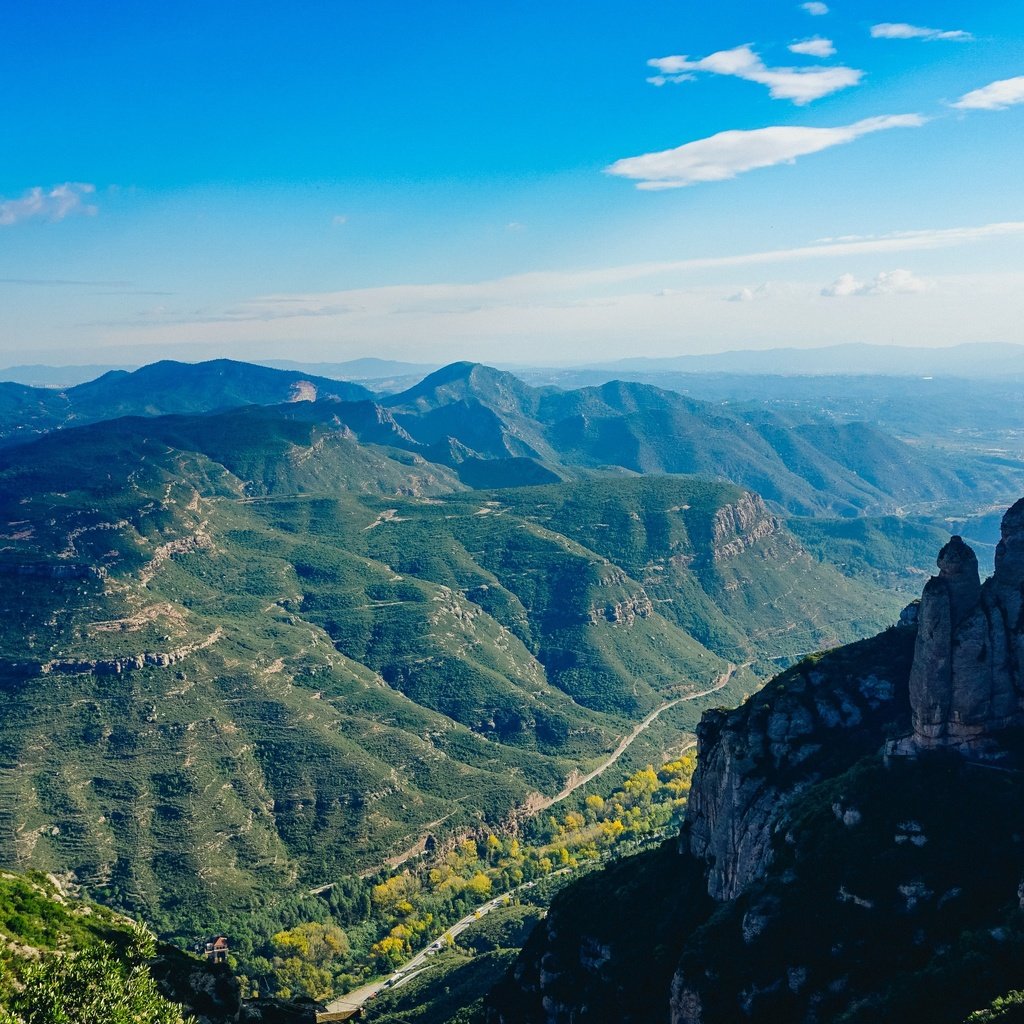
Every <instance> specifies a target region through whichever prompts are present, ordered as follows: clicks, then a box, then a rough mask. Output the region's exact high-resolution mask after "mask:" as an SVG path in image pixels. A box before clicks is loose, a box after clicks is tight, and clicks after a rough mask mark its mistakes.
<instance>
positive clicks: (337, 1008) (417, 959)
mask: <svg viewBox="0 0 1024 1024" xmlns="http://www.w3.org/2000/svg"><path fill="white" fill-rule="evenodd" d="M748 664H749V662H748ZM746 667H747V666H746V665H733V664H732V662H730V663H729V667H728V668H727V669H726V670H725V672H723V673H722V674H721V675H720V676H719V677H718V680H717V681H716V682H715V685H714V686H712V687H711V688H710V689H707V690H701V691H700V693H690V694H687V695H686V696H685V697H676V698H675V699H674V700H670V701H666V702H665V703H664V704H661V705H659V706H658V707H656V708H655V709H654V710H653V711H652V712H651V713H650V714H649V715H647V717H646V718H644V719H643V720H642V721H640V722H638V723H637V724H636V725H635V726H634V727H633V729H632V730H631V731H630V732H629V733H628V734H627V735H626V736H625V737H624V738H623V739H622V741H621V742H620V743H619V745H618V746H617V747H616V748H615V749H614V750H613V751H612V753H611V754H610V755H609V757H608V758H607V759H606V760H604V761H602V762H601V764H599V765H598V766H597V767H596V768H595V769H594V770H593V771H592V772H588V773H587V774H586V775H583V776H581V777H580V778H578V779H575V780H574V781H573V782H572V783H571V784H569V785H567V786H566V787H565V789H563V790H562V791H561V792H560V793H557V794H556V795H555V796H553V797H548V798H546V799H545V800H544V802H542V803H539V804H538V805H536V807H537V810H538V811H542V810H546V809H547V808H548V807H551V806H552V805H553V804H557V803H558V802H559V801H561V800H564V799H565V798H566V797H568V796H570V795H571V794H572V793H574V792H575V791H576V790H577V789H579V788H580V786H585V785H586V784H587V783H588V782H591V781H592V780H593V779H596V778H597V777H598V776H599V775H600V774H601V773H602V772H604V771H607V770H608V768H610V767H611V766H612V765H613V764H615V762H616V761H618V759H619V758H620V757H622V755H623V754H624V753H625V752H626V751H627V750H628V749H629V747H630V745H631V744H632V743H633V742H634V741H635V740H636V738H637V737H638V736H639V735H640V734H641V733H642V732H643V731H644V730H645V729H647V728H649V727H650V726H651V724H652V723H654V722H655V721H656V720H657V718H658V716H659V715H661V714H662V713H663V712H665V711H668V709H669V708H674V707H675V706H676V705H677V704H683V703H685V702H687V701H691V700H700V698H701V697H710V696H711V694H713V693H717V692H718V691H719V690H721V689H722V688H723V687H725V686H728V684H729V681H730V680H731V679H732V677H733V676H734V675H735V674H736V672H737V671H738V670H739V669H740V668H746ZM694 746H696V740H694V741H693V742H692V743H691V744H689V745H688V746H687V747H685V748H684V750H689V749H691V748H692V747H694ZM567 870H570V869H568V868H560V869H559V870H558V871H555V872H552V874H556V875H557V874H562V873H563V872H564V871H567ZM536 884H537V883H536V882H525V883H524V884H523V885H520V886H518V887H517V888H515V889H510V890H509V891H508V892H505V893H502V894H501V895H500V896H495V897H494V898H493V899H491V900H488V901H487V902H486V903H484V904H483V905H482V906H479V907H477V908H476V909H475V910H474V911H473V912H472V913H471V914H467V915H466V916H465V917H464V918H462V919H461V920H459V921H456V922H455V924H453V925H452V926H451V927H450V928H449V929H448V930H447V931H445V932H442V933H441V934H440V935H439V936H438V937H437V938H436V939H434V941H433V942H432V943H431V944H430V945H429V946H427V947H426V949H422V950H420V952H419V953H417V954H416V955H415V956H414V957H413V958H412V959H411V960H407V961H406V962H405V963H404V964H403V965H402V966H401V967H400V968H399V969H398V970H397V971H395V972H394V973H393V974H391V975H389V976H388V977H386V978H381V979H380V980H379V981H373V982H370V984H368V985H363V986H362V987H361V988H357V989H353V990H352V991H351V992H348V993H346V994H345V995H343V996H341V997H339V998H338V999H335V1000H334V1002H333V1003H331V1004H330V1005H329V1006H328V1007H327V1012H328V1013H332V1014H333V1013H343V1012H345V1011H346V1010H355V1009H358V1008H359V1007H360V1006H362V1005H363V1004H364V1003H365V1002H367V1000H369V999H372V998H373V997H374V996H375V995H376V994H377V993H378V992H380V991H381V989H384V988H395V987H396V986H398V985H400V984H401V983H402V982H403V981H405V980H408V978H409V976H410V975H411V974H412V973H413V972H416V971H419V970H421V969H422V968H423V967H425V966H426V963H427V960H428V959H429V958H430V957H432V956H433V955H434V954H435V953H437V952H438V951H439V950H440V949H442V948H443V947H444V946H445V945H446V944H447V943H448V941H449V940H451V939H454V938H455V937H456V936H457V935H459V934H460V933H461V932H463V931H465V930H466V929H467V928H468V927H469V926H470V925H471V924H472V923H473V922H474V921H477V920H479V919H480V918H481V917H483V916H484V915H485V914H489V913H490V912H491V911H492V910H494V909H495V908H496V907H500V906H501V905H502V904H503V903H506V902H507V901H508V900H510V899H511V898H512V897H513V896H515V895H516V894H517V893H520V892H523V891H524V890H525V889H530V888H532V887H533V886H534V885H536Z"/></svg>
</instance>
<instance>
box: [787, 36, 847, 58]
mask: <svg viewBox="0 0 1024 1024" xmlns="http://www.w3.org/2000/svg"><path fill="white" fill-rule="evenodd" d="M789 49H790V52H791V53H799V54H802V55H803V56H805V57H831V56H832V55H833V54H834V53H835V52H836V48H835V45H834V44H833V42H832V40H831V39H826V38H825V37H824V36H814V38H813V39H801V40H800V42H798V43H790V44H789Z"/></svg>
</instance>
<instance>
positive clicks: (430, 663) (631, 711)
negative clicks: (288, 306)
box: [0, 405, 898, 935]
mask: <svg viewBox="0 0 1024 1024" xmlns="http://www.w3.org/2000/svg"><path fill="white" fill-rule="evenodd" d="M305 408H306V409H310V408H311V407H310V406H309V405H306V406H305ZM384 426H385V428H386V429H387V430H388V431H390V430H391V428H390V427H389V426H388V425H387V424H385V425H384ZM0 531H2V533H3V539H2V547H3V549H2V551H0V573H2V578H3V583H4V585H3V588H2V590H0V594H2V597H0V610H2V619H0V622H2V626H0V659H2V661H0V687H2V699H3V706H4V714H3V716H2V717H0V859H2V860H3V861H5V862H7V863H11V864H16V865H21V866H37V867H41V868H45V869H48V870H53V871H58V872H63V873H66V874H68V875H69V877H72V878H74V879H75V880H77V881H78V882H79V883H81V884H82V885H84V886H85V887H86V889H87V891H89V892H90V893H92V894H93V895H96V896H100V897H103V898H104V899H106V900H109V901H111V902H113V903H115V904H117V905H120V906H123V907H127V908H130V909H133V910H138V911H142V912H145V913H146V914H147V916H149V917H150V919H155V920H156V921H157V923H158V924H159V925H160V926H161V927H162V928H163V929H164V930H165V931H167V932H173V933H177V934H180V935H190V934H192V933H196V932H198V933H201V932H203V931H205V930H207V928H208V927H209V926H210V925H209V922H210V919H211V917H213V916H214V915H216V918H217V920H218V921H221V922H223V923H222V924H221V925H220V926H221V927H224V926H226V924H227V923H228V922H229V921H230V919H231V915H232V914H242V915H244V914H246V913H248V912H249V911H250V910H251V909H253V908H261V907H263V908H265V907H267V906H274V905H280V904H283V903H287V901H288V900H290V899H293V898H295V897H297V895H298V894H300V893H301V892H303V891H305V889H307V888H308V887H310V886H313V885H315V884H319V883H324V882H328V881H332V880H334V879H336V878H338V877H341V876H343V875H345V874H347V873H352V872H357V871H362V870H366V869H369V868H372V867H373V866H375V865H378V864H380V863H381V862H382V861H383V860H384V858H386V857H388V856H391V855H396V854H400V853H401V852H402V851H403V850H406V849H408V848H414V847H415V846H416V844H417V843H419V842H422V840H423V839H424V837H425V836H426V835H427V834H428V833H435V834H443V833H445V832H446V831H449V830H455V829H460V828H467V827H472V826H474V825H475V824H477V823H479V822H480V821H481V820H482V819H484V820H486V821H488V822H491V823H495V822H498V821H500V820H502V819H504V818H505V817H507V816H508V815H509V814H510V813H514V812H515V810H516V809H517V808H522V807H524V806H530V805H531V804H535V803H536V802H537V794H545V793H546V794H553V793H555V792H557V791H558V790H559V789H560V788H561V787H562V786H563V784H564V783H565V781H566V779H567V778H568V777H569V776H570V774H571V773H572V772H574V771H585V770H587V769H589V768H592V767H594V766H596V765H598V764H600V763H601V762H602V760H603V758H604V757H605V756H606V755H607V753H608V752H609V751H611V750H612V749H613V748H614V747H615V745H616V743H617V742H618V739H619V738H620V737H621V736H623V735H624V734H625V733H627V732H628V731H629V730H630V727H631V723H634V722H636V721H638V720H639V719H641V718H642V717H643V716H644V715H645V714H647V713H648V712H650V711H651V710H653V709H655V708H657V707H659V706H660V704H661V703H663V702H667V701H668V700H670V699H672V698H674V697H677V696H680V695H685V694H687V693H692V692H695V691H698V690H704V689H708V688H709V686H713V685H715V682H716V680H720V679H721V678H723V677H724V676H726V675H727V674H728V672H729V666H730V663H732V664H733V665H739V664H742V663H746V662H751V663H753V664H752V665H751V667H750V668H747V669H743V670H740V671H737V672H735V673H734V674H732V675H730V676H729V678H731V679H732V682H731V683H730V689H728V690H725V691H722V692H721V694H719V695H718V697H719V699H720V700H721V701H730V700H731V701H735V700H736V699H738V698H739V697H740V696H741V695H742V693H744V692H749V691H750V690H752V689H753V688H755V687H756V686H757V685H758V682H757V679H756V677H755V676H754V675H753V674H752V671H754V670H757V669H758V668H759V667H762V666H765V665H766V662H767V659H772V658H788V657H791V656H793V655H795V654H797V653H799V652H802V651H806V650H810V649H815V648H817V647H819V646H821V645H823V644H826V645H827V644H829V643H834V642H837V641H840V640H843V639H845V638H847V637H849V636H851V635H856V634H859V633H861V632H863V631H865V630H869V629H871V628H874V627H875V626H876V625H880V624H883V623H884V622H887V621H889V620H890V619H891V618H892V616H893V614H894V613H895V610H896V608H895V604H897V603H898V602H896V601H895V600H894V599H886V598H884V597H879V595H878V594H877V593H876V592H874V591H871V590H869V589H866V588H865V587H864V586H863V585H861V584H859V583H857V582H855V581H851V580H846V579H844V578H843V577H841V576H840V575H839V573H837V572H836V571H835V570H834V569H832V568H830V567H828V566H826V565H823V564H821V563H819V562H816V561H814V560H813V559H812V558H811V557H810V556H808V555H807V554H806V553H805V552H804V551H803V549H802V548H801V546H800V544H799V543H798V542H797V541H796V540H795V539H794V538H793V536H792V535H791V534H789V533H788V532H787V531H786V530H785V528H784V527H783V526H782V524H781V523H780V522H779V521H778V520H777V519H776V518H775V517H774V516H773V515H771V514H770V513H769V511H768V510H767V509H766V508H765V506H764V504H763V503H762V502H761V501H760V499H758V498H757V497H756V496H754V495H751V494H749V493H748V492H744V491H742V490H740V489H739V488H737V487H735V486H733V485H728V484H719V483H707V482H701V481H696V480H693V479H688V478H673V477H657V478H655V477H652V478H622V477H601V478H594V479H585V480H581V481H578V482H576V483H562V484H554V485H548V486H544V487H537V488H514V489H510V490H495V491H486V492H472V491H467V490H465V487H464V485H463V484H461V483H460V482H459V481H458V480H457V479H456V477H455V476H454V475H453V474H452V473H451V472H450V471H449V470H448V469H446V468H444V467H442V466H438V465H436V464H433V463H429V462H427V461H425V460H424V459H423V458H422V457H418V456H415V455H411V454H410V453H409V452H408V451H402V450H399V449H396V448H389V447H383V446H380V445H374V444H362V443H359V442H358V441H357V440H356V439H355V438H354V437H353V436H352V431H351V430H350V429H348V428H347V427H346V426H345V425H337V424H336V425H334V426H333V427H330V426H325V425H324V424H322V423H320V422H316V417H310V416H297V415H295V410H294V407H286V408H284V409H282V410H276V411H275V410H273V409H269V410H267V409H264V410H260V409H245V410H240V411H237V412H233V413H223V414H220V415H218V416H214V417H181V416H173V417H159V418H154V419H149V420H118V421H111V422H107V423H100V424H96V425H92V426H88V427H82V428H76V429H70V430H64V431H60V432H58V433H56V434H53V435H50V436H47V437H44V438H42V439H40V440H38V441H35V442H32V443H30V444H26V445H21V446H16V447H12V448H8V449H7V450H5V451H4V452H3V454H2V456H0ZM704 706H707V705H706V703H701V702H693V703H692V704H686V705H680V706H679V710H680V712H683V711H685V713H686V715H688V716H689V717H688V718H687V717H685V716H683V717H678V716H677V717H676V718H675V719H674V720H673V725H674V728H675V729H677V730H678V729H679V728H686V727H687V725H688V724H689V725H692V724H693V722H694V721H695V719H696V716H697V715H698V714H699V712H700V710H701V708H702V707H704Z"/></svg>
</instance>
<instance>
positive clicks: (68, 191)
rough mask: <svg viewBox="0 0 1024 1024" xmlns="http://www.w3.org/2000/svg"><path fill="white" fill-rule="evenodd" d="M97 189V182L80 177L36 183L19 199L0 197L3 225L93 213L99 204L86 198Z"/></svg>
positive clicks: (0, 220)
mask: <svg viewBox="0 0 1024 1024" xmlns="http://www.w3.org/2000/svg"><path fill="white" fill-rule="evenodd" d="M95 191H96V186H95V185H89V184H87V183H85V182H80V181H66V182H64V184H63V185H54V186H53V187H52V188H50V189H45V188H42V187H41V186H36V187H35V188H30V189H29V190H28V191H27V192H25V193H24V195H22V196H20V197H19V198H18V199H0V227H10V226H11V225H13V224H20V223H22V222H23V221H26V220H48V221H51V222H55V221H59V220H63V219H64V218H65V217H68V216H71V215H72V214H76V213H78V214H85V215H87V216H92V215H94V214H95V213H96V207H95V206H94V205H92V204H91V203H87V202H86V201H85V198H84V197H85V196H88V195H92V193H93V192H95Z"/></svg>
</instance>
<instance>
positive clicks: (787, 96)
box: [647, 44, 864, 106]
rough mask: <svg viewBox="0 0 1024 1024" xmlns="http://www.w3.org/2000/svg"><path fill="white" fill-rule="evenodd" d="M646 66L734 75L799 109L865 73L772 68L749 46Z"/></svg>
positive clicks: (657, 59) (667, 70)
mask: <svg viewBox="0 0 1024 1024" xmlns="http://www.w3.org/2000/svg"><path fill="white" fill-rule="evenodd" d="M647 63H648V65H649V66H650V67H652V68H655V69H656V70H657V71H658V72H659V74H660V75H664V76H668V75H678V74H684V73H685V74H689V73H691V72H694V71H709V72H711V73H712V74H715V75H731V76H733V77H735V78H742V79H743V80H744V81H747V82H757V83H758V84H759V85H766V86H767V87H768V91H769V95H770V96H771V97H772V99H776V100H792V101H793V102H794V103H795V104H797V106H803V105H804V104H805V103H810V102H811V101H812V100H817V99H821V97H822V96H828V95H830V94H831V93H834V92H838V91H839V90H840V89H846V88H848V87H849V86H851V85H857V83H858V82H860V80H861V78H863V77H864V72H863V71H858V70H857V69H856V68H847V67H831V68H770V67H767V66H766V65H765V63H764V61H763V60H761V58H760V57H759V56H758V55H757V54H756V53H755V52H754V51H753V50H752V49H751V48H750V46H749V44H744V45H743V46H737V47H734V48H733V49H732V50H719V51H718V52H717V53H712V54H710V55H709V56H707V57H703V58H701V59H700V60H690V59H689V57H686V56H680V55H674V56H670V57H655V58H653V59H652V60H649V61H648V62H647Z"/></svg>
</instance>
